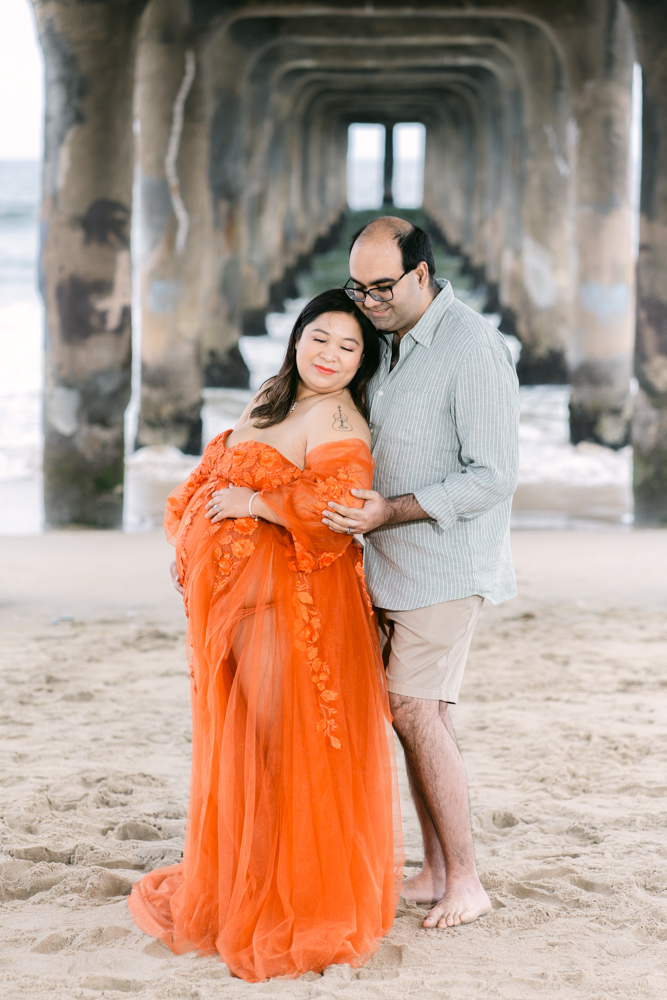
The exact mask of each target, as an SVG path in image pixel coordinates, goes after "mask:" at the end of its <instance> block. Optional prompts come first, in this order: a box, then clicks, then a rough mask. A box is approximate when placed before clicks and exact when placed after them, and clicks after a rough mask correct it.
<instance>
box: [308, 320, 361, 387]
mask: <svg viewBox="0 0 667 1000" xmlns="http://www.w3.org/2000/svg"><path fill="white" fill-rule="evenodd" d="M363 351H364V340H363V337H362V335H361V329H360V327H359V324H358V323H357V321H356V319H355V318H354V316H350V315H349V313H343V312H328V313H322V315H321V316H318V317H317V319H314V320H313V322H312V323H309V324H308V326H306V327H304V329H303V332H302V333H301V336H300V337H299V342H298V343H297V345H296V366H297V369H298V372H299V378H300V379H301V382H302V383H303V385H304V386H305V387H306V388H307V389H310V390H312V391H313V392H318V393H324V392H338V390H339V389H343V388H344V387H345V386H346V385H349V383H350V382H351V381H352V379H353V378H354V376H355V374H356V372H357V369H358V367H359V365H360V364H361V357H362V354H363Z"/></svg>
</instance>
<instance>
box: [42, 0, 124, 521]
mask: <svg viewBox="0 0 667 1000" xmlns="http://www.w3.org/2000/svg"><path fill="white" fill-rule="evenodd" d="M33 2H34V7H35V13H36V17H37V25H38V30H39V37H40V41H41V44H42V48H43V50H44V61H45V66H46V125H45V150H44V180H43V183H44V187H43V204H42V220H43V221H42V225H43V236H42V248H41V260H40V275H41V289H42V294H43V297H44V303H45V307H46V395H45V407H44V410H45V415H44V498H45V512H46V523H47V526H49V527H59V526H61V525H66V524H87V525H91V526H95V527H100V528H115V527H119V526H120V524H121V523H122V509H123V459H124V435H123V416H124V412H125V408H126V406H127V403H128V400H129V398H130V368H131V319H130V300H131V280H130V278H131V271H130V216H131V204H132V170H133V135H132V97H133V87H134V57H135V38H136V30H137V24H138V18H139V15H140V14H141V11H142V8H143V3H142V2H140V0H108V2H98V3H94V4H82V3H76V2H74V0H58V2H55V0H33Z"/></svg>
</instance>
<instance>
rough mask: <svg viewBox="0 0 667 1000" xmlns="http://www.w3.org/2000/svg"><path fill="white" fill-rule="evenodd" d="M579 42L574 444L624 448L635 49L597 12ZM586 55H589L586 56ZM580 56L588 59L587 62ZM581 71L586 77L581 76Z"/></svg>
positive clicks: (628, 35)
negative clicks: (588, 443) (631, 125)
mask: <svg viewBox="0 0 667 1000" xmlns="http://www.w3.org/2000/svg"><path fill="white" fill-rule="evenodd" d="M596 13H597V16H596V18H595V20H594V21H593V23H591V24H588V25H582V26H581V27H580V29H579V32H578V33H577V36H576V41H577V48H579V47H580V46H581V49H582V50H584V51H576V49H575V52H574V53H573V56H574V58H573V59H572V63H573V65H574V66H576V67H578V68H579V70H580V75H579V77H578V78H577V79H575V80H574V81H573V91H574V93H573V108H574V114H575V118H576V127H577V138H576V153H575V159H576V204H575V225H576V246H577V261H578V273H577V277H576V282H577V284H576V293H575V311H574V321H575V337H574V340H573V342H572V343H571V345H570V349H569V352H568V354H569V357H568V362H569V368H570V378H571V382H572V397H571V402H570V432H571V438H572V441H573V442H574V443H575V444H576V443H577V442H578V441H595V442H597V443H599V444H604V445H608V446H610V447H612V448H620V447H622V446H623V445H625V444H627V443H628V440H629V431H630V410H631V408H630V397H629V387H630V376H631V374H632V352H633V342H634V290H635V280H634V271H635V265H634V260H633V257H632V245H631V230H632V219H631V206H630V184H629V176H630V174H629V170H630V120H631V111H632V66H633V60H634V42H633V37H632V26H631V23H630V18H629V15H628V12H627V10H626V9H625V7H624V6H623V4H621V3H618V2H617V0H608V2H605V3H600V4H599V5H598V8H597V12H596ZM584 52H585V55H584ZM582 56H584V59H582ZM582 71H583V72H582Z"/></svg>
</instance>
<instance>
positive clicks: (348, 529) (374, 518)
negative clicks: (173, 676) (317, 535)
mask: <svg viewBox="0 0 667 1000" xmlns="http://www.w3.org/2000/svg"><path fill="white" fill-rule="evenodd" d="M352 493H353V495H354V496H355V497H359V499H360V500H364V501H365V503H364V506H363V507H343V506H341V504H339V503H334V502H333V500H331V501H330V502H329V503H328V504H327V508H326V510H324V511H323V512H322V521H323V523H324V524H326V526H327V527H328V528H331V530H332V531H338V532H340V533H341V534H343V535H364V534H366V532H367V531H372V530H373V528H379V527H380V525H381V524H386V522H387V521H388V520H389V518H390V517H391V516H392V514H393V508H392V506H391V504H390V503H389V501H387V500H385V498H384V497H383V496H381V495H380V494H379V493H376V492H375V490H352Z"/></svg>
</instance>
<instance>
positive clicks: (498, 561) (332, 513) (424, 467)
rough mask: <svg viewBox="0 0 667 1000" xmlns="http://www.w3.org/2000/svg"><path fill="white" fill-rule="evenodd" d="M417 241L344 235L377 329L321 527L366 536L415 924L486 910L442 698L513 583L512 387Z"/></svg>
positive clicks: (413, 231)
mask: <svg viewBox="0 0 667 1000" xmlns="http://www.w3.org/2000/svg"><path fill="white" fill-rule="evenodd" d="M434 275H435V265H434V261H433V252H432V249H431V245H430V241H429V238H428V236H427V235H426V233H424V232H423V230H421V229H419V228H417V227H415V226H412V225H410V224H409V223H407V222H405V221H404V220H402V219H397V218H392V217H385V218H380V219H376V220H374V221H373V222H371V223H369V225H367V226H365V227H364V228H363V229H362V230H360V231H359V232H358V233H357V234H355V236H354V237H353V240H352V245H351V251H350V280H349V282H348V284H347V286H346V288H348V289H349V291H348V294H349V295H350V297H351V298H354V299H355V301H357V302H358V303H359V306H360V307H361V309H362V310H363V312H364V313H365V314H366V315H367V316H368V317H369V318H370V319H371V320H372V322H373V323H374V325H375V327H376V328H377V330H378V331H380V332H381V333H382V334H383V335H384V336H382V337H381V338H380V340H381V361H380V367H379V369H378V371H377V373H376V374H375V376H374V377H373V379H372V381H371V383H370V385H369V401H370V420H371V431H372V434H373V456H374V458H375V461H376V470H375V478H374V482H373V485H374V487H375V490H372V491H371V490H357V491H355V493H356V495H357V496H359V497H361V498H363V499H364V500H365V503H364V506H363V508H362V509H356V508H352V507H343V506H341V505H339V504H335V503H332V504H330V505H329V507H330V510H328V511H327V513H326V515H325V520H326V522H327V523H328V525H329V527H330V528H331V529H332V530H334V531H347V532H349V533H355V534H363V535H364V536H365V555H364V565H365V570H366V577H367V581H368V586H369V590H370V594H371V598H372V600H373V603H374V604H375V605H376V607H377V610H378V618H379V621H380V625H381V628H382V631H383V632H384V635H385V636H386V642H385V647H384V657H385V664H386V667H387V683H388V688H389V700H390V704H391V710H392V713H393V716H394V727H395V729H396V731H397V733H398V736H399V739H400V740H401V743H402V745H403V749H404V751H405V759H406V766H407V771H408V778H409V780H410V787H411V791H412V796H413V798H414V802H415V807H416V809H417V814H418V816H419V822H420V824H421V829H422V835H423V839H424V865H423V868H422V870H421V872H420V873H419V874H417V875H415V876H414V877H412V878H409V879H406V881H405V882H404V883H403V895H404V896H406V897H407V898H408V899H413V900H415V901H417V902H420V903H425V902H428V903H429V904H430V903H435V905H434V906H433V909H432V910H431V912H430V913H429V915H428V917H427V918H426V920H425V921H424V927H436V926H437V927H452V926H456V925H458V924H461V923H468V922H470V921H472V920H475V919H476V918H477V917H479V916H481V915H482V914H483V913H486V912H487V911H488V910H489V908H490V903H489V898H488V896H487V894H486V892H485V891H484V888H483V886H482V884H481V882H480V881H479V877H478V875H477V869H476V866H475V856H474V851H473V843H472V831H471V825H470V807H469V803H468V786H467V780H466V774H465V768H464V765H463V761H462V759H461V755H460V753H459V751H458V747H457V744H456V738H455V736H454V730H453V728H452V724H451V722H450V719H449V715H448V711H447V706H448V704H449V703H451V704H456V701H457V698H458V693H459V688H460V685H461V680H462V676H463V669H464V666H465V661H466V657H467V655H468V650H469V648H470V642H471V639H472V633H473V629H474V627H475V624H476V621H477V618H478V615H479V612H480V610H481V607H482V603H483V601H484V599H488V600H490V601H491V602H492V603H494V604H498V603H500V602H502V601H506V600H508V599H509V598H511V597H514V595H515V593H516V589H515V580H514V570H513V567H512V557H511V552H510V547H509V517H510V507H511V500H512V494H513V492H514V490H515V488H516V481H517V471H518V423H519V393H518V383H517V378H516V374H515V371H514V365H513V364H512V359H511V356H510V353H509V350H508V349H507V346H506V345H505V342H504V339H503V337H502V335H501V334H499V333H498V331H497V330H495V329H494V328H493V327H492V326H491V325H490V324H489V323H488V322H487V321H486V320H485V319H484V318H483V317H481V316H480V315H478V314H477V313H475V312H474V311H473V310H472V309H470V308H468V306H466V305H464V304H463V303H461V302H459V301H458V300H457V299H455V298H454V293H453V291H452V287H451V284H450V283H449V282H448V281H436V280H435V277H434Z"/></svg>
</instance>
